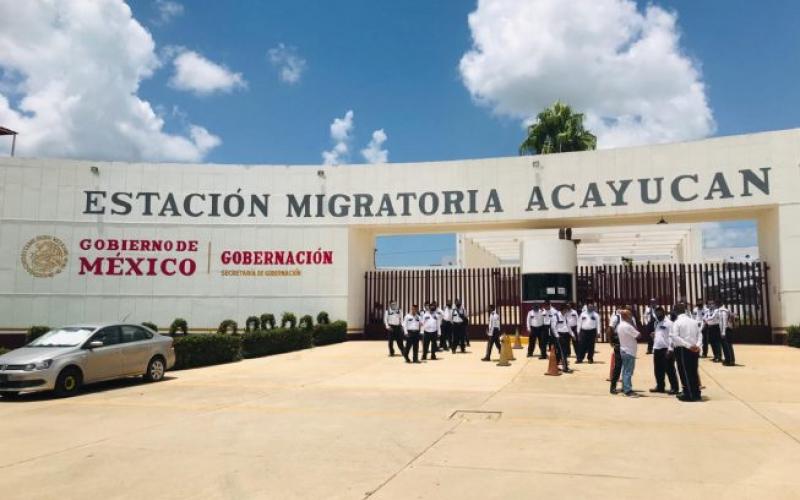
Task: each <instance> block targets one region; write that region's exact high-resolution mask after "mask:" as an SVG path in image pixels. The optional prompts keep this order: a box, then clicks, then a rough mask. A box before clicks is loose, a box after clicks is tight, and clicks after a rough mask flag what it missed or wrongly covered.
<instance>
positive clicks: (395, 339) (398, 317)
mask: <svg viewBox="0 0 800 500" xmlns="http://www.w3.org/2000/svg"><path fill="white" fill-rule="evenodd" d="M402 321H403V311H401V310H400V308H399V307H398V306H397V301H396V300H392V301H391V302H390V303H389V308H388V309H387V310H386V311H384V313H383V324H384V326H385V327H386V332H387V334H388V336H389V356H394V344H395V343H397V347H398V349H400V353H401V354H402V353H404V352H405V347H404V346H403V326H402V325H401V324H400V323H402Z"/></svg>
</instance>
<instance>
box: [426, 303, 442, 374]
mask: <svg viewBox="0 0 800 500" xmlns="http://www.w3.org/2000/svg"><path fill="white" fill-rule="evenodd" d="M440 335H441V329H440V324H439V315H438V314H436V303H435V302H433V303H430V304H428V310H427V311H425V312H424V313H423V314H422V360H423V361H424V360H426V359H428V351H429V350H430V352H431V359H436V342H437V341H438V340H439V336H440Z"/></svg>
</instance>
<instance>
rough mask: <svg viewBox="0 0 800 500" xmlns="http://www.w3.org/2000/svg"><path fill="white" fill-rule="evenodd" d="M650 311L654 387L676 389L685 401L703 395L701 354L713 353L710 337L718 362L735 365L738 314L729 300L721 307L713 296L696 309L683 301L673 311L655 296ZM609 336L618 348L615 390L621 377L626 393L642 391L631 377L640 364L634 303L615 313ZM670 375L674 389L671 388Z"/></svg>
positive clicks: (648, 326) (647, 314)
mask: <svg viewBox="0 0 800 500" xmlns="http://www.w3.org/2000/svg"><path fill="white" fill-rule="evenodd" d="M644 316H645V317H644V319H645V327H646V334H647V341H648V343H647V354H653V371H654V375H655V381H656V385H655V387H654V388H652V389H650V392H654V393H668V394H672V395H676V396H677V398H678V399H679V400H680V401H685V402H693V401H702V397H701V389H702V385H701V382H700V376H699V372H698V363H699V359H700V358H701V357H706V356H707V352H708V345H709V343H711V346H712V350H713V352H714V361H715V362H722V363H723V364H724V365H725V366H735V364H736V362H735V359H734V354H733V345H732V344H731V341H730V336H729V333H730V331H731V327H732V324H733V319H734V318H733V314H732V313H731V312H730V310H728V309H727V308H725V307H724V306H720V307H717V306H716V304H715V303H714V302H713V301H711V302H709V304H708V307H705V306H704V305H703V304H698V306H697V307H696V308H695V309H694V310H693V311H689V309H688V307H687V305H686V304H685V303H679V304H676V305H675V306H673V307H672V310H671V311H670V312H669V313H668V312H667V311H666V309H665V308H664V307H662V306H659V305H657V304H656V302H655V300H651V301H650V304H649V305H648V306H647V308H646V309H645V314H644ZM609 336H610V339H611V345H612V347H613V349H614V357H613V362H612V369H611V374H610V382H611V388H610V392H611V393H612V394H616V393H617V392H618V391H617V384H618V382H619V379H620V377H621V378H622V392H623V394H625V395H626V396H629V397H637V396H638V394H637V393H636V392H634V391H633V386H632V383H631V379H632V376H633V371H634V368H635V366H636V353H637V349H638V338H639V337H640V333H639V330H638V328H637V327H636V320H635V315H634V313H633V308H631V307H623V308H621V309H618V310H617V311H616V312H615V313H614V315H613V316H612V318H611V322H610V325H609ZM711 339H714V340H711ZM704 346H705V347H704ZM715 346H716V347H715ZM723 346H724V347H723ZM719 353H721V355H722V356H724V360H723V358H721V357H719V355H720V354H719ZM667 380H668V381H669V387H670V388H669V390H667V389H666V381H667ZM679 381H680V387H679Z"/></svg>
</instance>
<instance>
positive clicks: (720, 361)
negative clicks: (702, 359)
mask: <svg viewBox="0 0 800 500" xmlns="http://www.w3.org/2000/svg"><path fill="white" fill-rule="evenodd" d="M711 361H712V362H714V363H722V360H721V359H717V358H714V359H712V360H711Z"/></svg>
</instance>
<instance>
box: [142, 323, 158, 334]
mask: <svg viewBox="0 0 800 500" xmlns="http://www.w3.org/2000/svg"><path fill="white" fill-rule="evenodd" d="M142 326H146V327H147V328H149V329H151V330H153V331H154V332H156V333H158V326H157V325H156V324H155V323H151V322H149V321H143V322H142Z"/></svg>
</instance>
